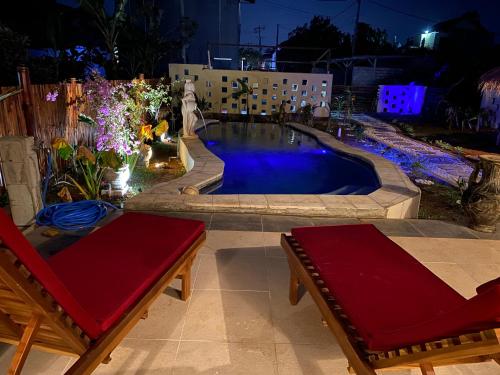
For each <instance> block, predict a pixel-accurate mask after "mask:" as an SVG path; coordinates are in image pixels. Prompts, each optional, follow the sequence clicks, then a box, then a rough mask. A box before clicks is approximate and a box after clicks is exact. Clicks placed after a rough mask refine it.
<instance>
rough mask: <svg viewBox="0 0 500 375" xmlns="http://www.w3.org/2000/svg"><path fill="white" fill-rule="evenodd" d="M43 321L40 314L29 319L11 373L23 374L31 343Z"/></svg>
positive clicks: (12, 374)
mask: <svg viewBox="0 0 500 375" xmlns="http://www.w3.org/2000/svg"><path fill="white" fill-rule="evenodd" d="M41 322H42V317H41V316H40V315H38V314H34V315H33V316H32V317H31V319H30V320H29V322H28V324H27V325H26V328H25V329H24V333H23V335H22V336H21V341H19V345H18V346H17V350H16V352H15V353H14V357H13V358H12V362H11V365H10V368H9V371H8V374H9V375H18V374H21V370H22V369H23V366H24V363H25V362H26V358H28V354H29V352H30V349H31V345H33V341H34V340H35V336H36V333H37V331H38V328H40V323H41Z"/></svg>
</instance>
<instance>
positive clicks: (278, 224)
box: [262, 215, 313, 232]
mask: <svg viewBox="0 0 500 375" xmlns="http://www.w3.org/2000/svg"><path fill="white" fill-rule="evenodd" d="M308 225H313V222H312V220H311V219H310V218H307V217H300V216H278V215H262V228H263V231H264V232H290V229H291V228H293V227H303V226H308Z"/></svg>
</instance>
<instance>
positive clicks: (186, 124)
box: [182, 79, 198, 137]
mask: <svg viewBox="0 0 500 375" xmlns="http://www.w3.org/2000/svg"><path fill="white" fill-rule="evenodd" d="M196 109H197V107H196V97H195V96H194V83H193V82H191V80H190V79H186V84H185V85H184V97H183V98H182V128H183V129H184V137H193V136H196V133H195V131H194V130H195V129H194V127H195V125H196V121H198V117H197V116H196V114H195V111H196Z"/></svg>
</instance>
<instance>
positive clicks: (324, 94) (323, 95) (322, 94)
mask: <svg viewBox="0 0 500 375" xmlns="http://www.w3.org/2000/svg"><path fill="white" fill-rule="evenodd" d="M321 97H322V98H326V91H324V90H323V91H321Z"/></svg>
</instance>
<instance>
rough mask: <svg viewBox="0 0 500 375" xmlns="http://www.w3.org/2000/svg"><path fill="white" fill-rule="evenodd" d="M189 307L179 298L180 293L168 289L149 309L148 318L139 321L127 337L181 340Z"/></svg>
mask: <svg viewBox="0 0 500 375" xmlns="http://www.w3.org/2000/svg"><path fill="white" fill-rule="evenodd" d="M187 307H188V305H187V303H185V302H184V301H182V300H181V299H180V298H179V293H178V291H177V290H175V289H172V288H168V289H167V290H165V291H164V292H163V295H161V296H160V297H159V298H158V299H157V300H156V302H155V303H154V304H153V305H152V306H151V307H150V308H149V314H148V318H147V319H144V320H141V321H139V323H137V325H136V326H135V327H134V328H133V329H132V331H130V333H129V334H128V336H127V337H128V338H132V339H161V340H165V339H170V340H179V339H180V338H181V332H182V327H183V325H184V319H185V315H186V311H187ZM166 312H168V319H166V315H165V313H166Z"/></svg>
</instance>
